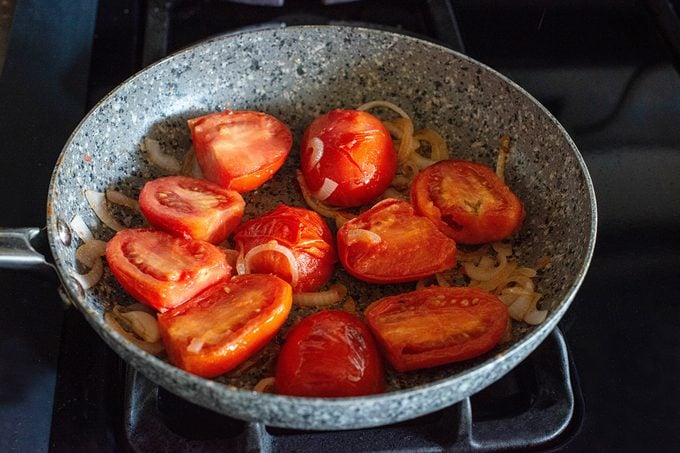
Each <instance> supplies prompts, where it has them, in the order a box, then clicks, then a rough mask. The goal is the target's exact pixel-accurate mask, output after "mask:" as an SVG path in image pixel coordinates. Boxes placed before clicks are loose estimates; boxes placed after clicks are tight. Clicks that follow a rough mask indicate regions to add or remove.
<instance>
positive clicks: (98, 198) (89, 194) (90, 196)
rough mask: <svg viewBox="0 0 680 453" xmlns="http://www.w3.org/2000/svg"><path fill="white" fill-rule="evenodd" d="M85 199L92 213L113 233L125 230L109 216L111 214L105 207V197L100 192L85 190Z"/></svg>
mask: <svg viewBox="0 0 680 453" xmlns="http://www.w3.org/2000/svg"><path fill="white" fill-rule="evenodd" d="M85 198H86V199H87V203H88V204H89V205H90V207H91V208H92V210H93V211H94V213H95V214H97V217H99V220H101V221H102V223H104V225H106V226H108V227H109V228H111V229H112V230H114V231H120V230H123V229H125V227H124V226H123V225H121V224H120V223H119V222H118V220H116V219H115V218H114V217H113V216H112V215H111V212H110V211H109V209H108V207H107V206H106V195H104V194H103V193H102V192H95V191H94V190H86V191H85Z"/></svg>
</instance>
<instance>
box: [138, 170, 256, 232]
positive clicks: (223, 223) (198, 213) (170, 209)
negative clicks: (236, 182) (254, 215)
mask: <svg viewBox="0 0 680 453" xmlns="http://www.w3.org/2000/svg"><path fill="white" fill-rule="evenodd" d="M139 208H140V209H141V211H142V213H143V214H144V217H146V219H147V220H148V221H149V223H150V224H151V225H153V226H154V227H156V228H159V229H161V230H165V231H167V232H168V233H173V234H175V235H177V236H184V237H188V238H193V239H200V240H202V241H208V242H211V243H213V244H218V243H220V242H222V241H224V240H225V239H226V238H227V236H228V235H229V234H230V233H231V232H232V231H234V229H235V228H236V226H237V225H238V224H239V222H240V221H241V217H243V210H244V208H245V202H244V201H243V198H242V197H241V194H239V193H238V192H236V191H235V190H229V189H225V188H223V187H221V186H218V185H217V184H215V183H212V182H210V181H206V180H205V179H195V178H188V177H186V176H167V177H165V178H158V179H154V180H151V181H149V182H147V183H146V184H145V185H144V187H143V188H142V191H141V192H140V194H139Z"/></svg>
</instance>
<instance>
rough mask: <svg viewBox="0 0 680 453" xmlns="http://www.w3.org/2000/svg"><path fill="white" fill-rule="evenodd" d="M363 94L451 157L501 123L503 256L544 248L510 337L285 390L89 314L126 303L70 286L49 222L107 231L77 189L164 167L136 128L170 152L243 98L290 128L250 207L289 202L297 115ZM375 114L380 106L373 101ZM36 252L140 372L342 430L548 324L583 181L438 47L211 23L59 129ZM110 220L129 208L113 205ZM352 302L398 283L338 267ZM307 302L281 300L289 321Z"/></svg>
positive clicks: (591, 209)
mask: <svg viewBox="0 0 680 453" xmlns="http://www.w3.org/2000/svg"><path fill="white" fill-rule="evenodd" d="M372 100H386V101H389V102H392V103H394V104H396V105H398V106H400V107H401V108H402V109H404V110H405V111H406V112H408V113H409V115H410V116H411V118H412V119H413V121H414V124H415V126H416V128H418V127H429V128H432V129H434V130H436V131H438V132H439V133H440V134H441V135H442V136H443V137H444V138H445V140H446V142H447V144H448V147H449V151H450V154H451V157H453V158H456V159H468V160H473V161H476V162H480V163H483V164H486V165H488V166H490V167H494V165H495V160H496V156H497V152H498V146H499V139H500V137H501V136H502V135H508V136H510V138H511V140H512V144H513V145H512V152H511V154H510V157H509V159H508V163H507V166H506V172H505V174H506V181H507V183H508V185H509V186H510V187H511V188H512V189H513V191H514V192H515V193H516V194H517V195H518V196H519V198H520V199H521V200H522V202H523V203H524V206H525V209H526V220H525V223H524V225H523V227H522V229H521V231H520V232H519V233H518V234H517V235H516V237H515V238H514V240H513V250H514V252H515V255H516V257H517V259H518V260H519V262H521V263H527V264H529V265H533V264H534V263H536V262H537V260H539V259H540V258H541V257H545V256H547V257H549V258H550V265H549V266H548V268H546V269H545V270H544V271H543V272H542V273H541V274H540V278H539V279H538V280H537V284H538V290H539V292H541V293H542V294H543V296H542V299H541V300H542V308H546V309H549V311H550V312H549V315H548V318H547V319H546V321H544V322H543V323H542V324H541V325H539V326H537V327H530V326H528V325H525V324H523V323H514V326H513V335H512V341H510V342H508V343H505V344H504V345H502V346H500V347H498V348H497V349H495V350H494V351H492V352H491V353H488V354H486V355H484V356H482V357H480V358H478V359H476V360H472V361H469V362H465V363H461V364H454V365H451V366H445V367H439V368H436V369H434V370H430V371H424V372H411V373H404V374H396V373H392V374H391V375H390V391H388V393H385V394H383V395H378V396H373V397H364V398H347V399H328V400H326V399H323V400H322V399H311V398H289V397H282V396H277V395H268V394H259V393H255V392H253V391H251V390H250V389H251V388H252V385H254V383H255V382H257V380H259V379H260V378H261V377H262V370H259V371H258V370H255V371H253V372H251V373H245V374H243V375H241V376H238V377H230V376H224V377H220V378H218V379H215V380H205V379H201V378H198V377H195V376H192V375H189V374H187V373H184V372H182V371H181V370H178V369H176V368H174V367H172V366H171V365H169V364H168V363H167V362H166V361H165V360H164V359H163V358H156V357H153V356H151V355H149V354H146V353H144V352H143V351H141V350H139V349H138V348H136V347H135V346H133V345H131V344H130V343H128V342H126V341H125V340H124V339H123V338H122V337H121V336H120V335H118V334H117V333H115V332H114V331H112V330H111V328H110V327H109V326H108V325H107V324H106V323H105V322H104V313H105V312H106V311H107V310H109V309H110V308H111V307H112V304H113V303H132V302H133V300H132V299H131V298H130V296H128V295H127V294H125V293H124V292H123V290H122V289H121V288H120V286H119V285H118V283H117V282H116V281H115V279H114V278H113V276H112V275H111V273H110V272H109V271H108V268H107V267H106V266H105V269H104V276H103V278H102V280H101V281H100V282H99V283H98V284H97V285H96V286H94V287H93V288H91V289H89V290H87V291H85V292H80V291H78V288H77V286H74V285H73V284H72V280H71V279H70V278H69V276H71V275H73V274H74V273H77V272H78V268H77V265H76V259H75V250H76V248H77V246H78V245H79V241H77V240H74V241H72V242H71V243H70V244H68V245H67V244H66V243H65V242H63V241H61V240H60V239H59V237H60V236H59V228H60V226H63V224H64V223H67V224H68V223H70V222H71V220H72V219H73V218H74V217H75V216H76V215H79V216H81V217H82V218H83V219H84V220H85V222H86V223H87V224H88V226H89V227H90V229H91V230H92V232H93V233H94V236H95V237H96V238H97V239H102V240H108V239H110V238H111V237H112V236H113V234H114V232H113V231H111V230H110V229H108V228H107V227H106V226H104V225H102V223H101V222H100V221H99V220H98V219H97V217H96V216H95V214H94V213H93V212H92V210H91V208H90V207H89V205H88V203H87V201H86V199H85V197H84V195H83V194H84V191H86V190H95V191H99V192H104V191H105V190H107V189H115V190H118V191H120V192H122V193H124V194H126V195H128V196H130V197H132V198H136V197H137V196H138V194H139V191H140V189H141V187H142V185H143V184H144V182H145V181H147V180H149V179H152V178H155V177H159V176H163V175H165V174H167V173H165V172H163V171H162V170H161V169H159V168H158V167H155V166H154V165H152V164H151V163H149V161H148V160H147V155H146V153H145V152H144V151H143V142H144V140H145V139H146V138H151V139H154V140H156V141H157V142H158V143H159V144H160V146H161V148H162V149H163V150H164V151H165V152H168V153H170V154H172V155H173V156H174V157H176V158H177V159H178V160H180V161H181V159H183V157H184V155H185V153H186V152H187V150H188V149H189V147H190V145H191V140H190V135H189V130H188V128H187V125H186V121H187V120H188V119H189V118H192V117H196V116H199V115H203V114H206V113H210V112H214V111H219V110H224V109H232V110H256V111H263V112H266V113H269V114H271V115H274V116H275V117H277V118H279V119H280V120H282V121H283V122H285V123H286V124H287V125H288V126H289V127H290V128H291V130H292V132H293V136H294V144H293V149H292V151H291V156H290V158H289V159H288V161H287V162H286V163H285V165H284V167H283V168H282V169H281V170H280V171H279V173H278V174H277V175H276V176H275V177H274V179H272V180H271V181H269V182H268V183H266V184H265V185H264V186H262V187H261V188H260V189H258V190H256V191H254V192H251V193H248V194H245V195H244V198H245V199H246V203H247V204H246V213H245V217H244V218H251V217H253V216H256V215H258V214H262V213H265V212H267V211H269V210H271V209H273V208H275V207H276V206H277V205H279V204H280V203H285V204H289V205H294V206H305V203H304V200H303V199H302V197H301V195H300V192H299V189H298V188H297V185H296V183H295V170H296V168H297V167H298V164H299V160H298V147H299V142H300V139H301V136H302V132H303V131H304V129H305V127H306V126H307V125H308V124H309V123H310V122H311V121H312V120H313V119H314V118H315V117H316V116H318V115H320V114H323V113H325V112H327V111H329V110H331V109H334V108H355V107H357V106H359V105H361V104H363V103H365V102H368V101H372ZM373 113H375V114H376V115H377V116H379V117H382V118H387V117H390V116H391V115H392V114H390V113H389V112H388V111H386V110H384V111H383V110H375V111H373ZM48 204H49V205H48V229H49V236H50V242H51V247H52V252H53V254H54V257H55V260H56V263H57V266H58V268H59V270H60V275H61V278H62V280H63V281H64V283H65V286H66V288H67V290H68V291H69V293H70V296H71V298H72V299H73V301H74V303H75V304H76V305H77V306H78V308H79V309H80V310H81V311H82V312H83V314H84V315H85V317H86V318H87V320H88V321H89V322H90V324H91V325H92V326H93V327H94V328H95V329H96V330H97V331H98V332H99V333H100V335H101V336H102V337H103V338H104V340H105V341H106V342H107V343H108V344H109V345H110V346H111V347H112V348H113V349H114V350H116V351H117V352H118V353H119V354H120V355H121V356H122V357H123V358H124V359H125V360H127V361H128V362H129V363H130V364H131V365H133V366H134V367H135V368H137V369H138V370H139V371H140V372H142V373H143V374H144V375H146V376H147V377H149V378H150V379H151V380H153V381H155V382H157V383H159V384H160V385H162V386H164V387H165V388H167V389H168V390H170V391H172V392H174V393H177V394H179V395H180V396H182V397H184V398H187V399H189V400H190V401H192V402H195V403H197V404H200V405H203V406H205V407H208V408H211V409H213V410H216V411H219V412H222V413H225V414H227V415H231V416H235V417H238V418H243V419H246V420H259V421H263V422H264V423H267V424H270V425H272V426H282V427H289V428H304V429H350V428H361V427H367V426H376V425H383V424H387V423H393V422H396V421H400V420H405V419H409V418H413V417H416V416H419V415H423V414H425V413H429V412H432V411H435V410H437V409H439V408H442V407H445V406H446V405H450V404H452V403H455V402H458V401H460V400H462V399H463V398H465V397H467V396H469V395H470V394H472V393H474V392H476V391H478V390H481V389H482V388H483V387H485V386H487V385H489V384H491V383H492V382H494V381H495V380H497V379H499V378H500V377H502V376H503V375H504V374H505V373H507V372H508V371H509V370H510V369H512V368H513V367H514V366H515V365H517V364H518V363H519V362H520V361H521V360H522V359H523V358H524V357H526V355H528V354H529V353H530V352H531V351H533V349H535V347H537V346H538V344H540V342H541V341H542V340H543V339H544V338H545V337H546V336H547V335H548V333H549V332H550V330H552V328H554V326H555V325H556V324H557V322H558V321H559V319H560V318H561V316H562V315H563V313H564V312H565V311H566V309H567V308H568V306H569V304H570V303H571V300H572V299H573V297H574V295H575V293H576V291H577V289H578V287H579V285H580V283H581V281H582V279H583V277H584V275H585V272H586V270H587V267H588V264H589V262H590V257H591V255H592V251H593V247H594V241H595V229H596V210H595V199H594V194H593V189H592V184H591V182H590V178H589V176H588V173H587V170H586V168H585V166H584V163H583V160H582V158H581V156H580V154H579V152H578V151H577V150H576V148H575V146H574V144H573V143H572V141H571V139H570V138H569V137H568V136H567V134H566V133H565V132H564V130H563V129H562V128H561V126H560V125H559V124H558V123H557V122H556V121H555V120H554V118H552V116H550V114H549V113H548V112H547V111H546V110H545V109H544V108H543V107H542V106H540V105H539V104H538V103H537V102H536V101H534V100H533V99H532V98H531V97H530V96H528V95H527V94H526V93H525V92H524V91H523V90H522V89H520V88H519V87H517V86H516V85H514V84H513V83H512V82H510V81H508V80H507V79H505V78H504V77H502V76H500V75H499V74H497V73H495V72H494V71H493V70H491V69H489V68H487V67H485V66H484V65H481V64H479V63H477V62H475V61H472V60H470V59H468V58H466V57H464V56H462V55H459V54H457V53H455V52H453V51H451V50H448V49H445V48H443V47H440V46H438V45H435V44H431V43H427V42H424V41H420V40H418V39H415V38H410V37H406V36H402V35H398V34H393V33H388V32H384V31H376V30H368V29H361V28H353V27H288V28H283V29H272V30H260V31H256V32H248V33H242V34H237V35H232V36H225V37H219V38H215V39H213V40H210V41H207V42H203V43H200V44H198V45H196V46H194V47H192V48H189V49H186V50H184V51H182V52H180V53H178V54H175V55H173V56H171V57H169V58H167V59H165V60H162V61H160V62H159V63H156V64H155V65H153V66H151V67H149V68H147V69H146V70H144V71H142V72H141V73H139V74H138V75H136V76H134V77H133V78H131V79H130V80H128V81H127V82H126V83H124V84H123V85H121V86H120V87H119V88H117V89H116V90H115V91H114V92H112V93H111V94H110V95H109V96H107V97H106V98H105V99H104V100H102V101H101V102H100V104H98V105H97V106H96V107H95V108H94V109H93V110H92V111H91V112H90V113H89V114H88V116H87V117H86V118H85V119H84V120H83V122H82V123H81V124H80V126H79V127H78V128H77V129H76V131H75V132H74V133H73V135H72V136H71V138H70V139H69V142H68V143H67V144H66V146H65V148H64V151H63V152H62V154H61V156H60V159H59V162H58V165H57V167H56V168H55V171H54V174H53V178H52V184H51V187H50V196H49V201H48ZM118 218H119V220H120V221H121V222H122V223H124V224H125V225H126V226H139V225H140V224H141V219H140V218H139V216H136V215H134V214H130V213H127V214H126V213H124V212H123V213H120V215H119V216H118ZM335 278H336V279H337V280H340V281H342V282H344V283H346V284H347V285H348V287H349V288H350V292H351V294H352V296H353V297H354V299H355V300H356V301H357V305H358V308H359V309H361V308H363V307H365V306H366V305H367V304H368V303H370V302H372V301H374V300H376V299H377V298H379V297H382V296H383V295H387V294H393V293H396V292H403V291H406V290H410V289H412V288H413V285H410V284H409V285H388V286H377V285H366V284H360V283H358V282H356V281H353V279H352V278H351V277H349V276H347V275H346V274H345V273H344V272H343V271H342V269H338V270H337V271H336V277H335ZM310 312H311V311H310V310H303V309H296V310H295V311H294V312H293V313H292V315H291V317H290V319H289V321H288V323H287V326H288V327H289V326H290V325H291V324H292V323H294V322H295V321H296V320H297V319H300V318H301V317H303V316H305V315H307V314H308V313H310Z"/></svg>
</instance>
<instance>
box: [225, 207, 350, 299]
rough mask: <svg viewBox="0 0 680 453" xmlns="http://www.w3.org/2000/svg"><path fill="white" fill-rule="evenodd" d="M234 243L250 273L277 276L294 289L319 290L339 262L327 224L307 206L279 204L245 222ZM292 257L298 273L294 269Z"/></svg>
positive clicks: (302, 290)
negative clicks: (295, 277)
mask: <svg viewBox="0 0 680 453" xmlns="http://www.w3.org/2000/svg"><path fill="white" fill-rule="evenodd" d="M234 242H235V244H236V248H237V249H238V250H239V251H240V252H241V253H242V255H243V256H244V260H245V263H244V264H245V265H246V267H247V268H248V269H247V270H248V271H249V272H253V273H265V274H268V273H271V274H275V275H278V276H279V277H281V278H283V279H284V280H286V281H287V282H289V283H291V284H292V285H293V291H294V292H305V291H315V290H317V289H319V288H320V287H321V286H323V285H324V284H325V283H326V282H327V281H328V279H329V278H330V277H331V275H332V274H333V269H334V266H335V262H336V261H337V254H336V251H335V246H334V241H333V234H332V233H331V231H330V229H329V228H328V225H326V222H325V221H324V220H323V219H322V218H321V217H320V216H319V215H318V214H317V213H316V212H314V211H310V210H309V209H304V208H298V207H291V206H286V205H280V206H278V207H277V208H276V209H274V210H273V211H271V212H269V213H267V214H265V215H263V216H260V217H256V218H254V219H251V220H249V221H247V222H244V223H243V224H242V225H241V226H239V227H238V229H237V230H236V234H235V235H234ZM290 258H293V259H294V261H295V263H294V266H295V269H296V270H297V272H295V271H294V270H293V269H291V267H292V266H291V263H290ZM294 273H296V274H297V279H296V281H293V280H294V278H293V277H294Z"/></svg>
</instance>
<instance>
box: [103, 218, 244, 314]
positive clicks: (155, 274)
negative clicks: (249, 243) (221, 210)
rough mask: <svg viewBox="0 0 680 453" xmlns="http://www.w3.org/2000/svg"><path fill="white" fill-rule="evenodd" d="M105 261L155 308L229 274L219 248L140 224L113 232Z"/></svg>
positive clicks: (138, 296) (127, 286) (180, 299)
mask: <svg viewBox="0 0 680 453" xmlns="http://www.w3.org/2000/svg"><path fill="white" fill-rule="evenodd" d="M106 260H107V261H108V263H109V267H110V268H111V272H112V273H113V275H114V276H115V277H116V279H117V280H118V282H119V283H120V285H121V286H122V287H123V288H124V289H125V290H126V291H127V292H128V293H129V294H130V295H131V296H132V297H134V298H135V299H137V300H138V301H140V302H142V303H144V304H146V305H149V306H151V307H153V308H155V309H156V310H158V311H160V312H164V311H167V310H169V309H171V308H173V307H176V306H178V305H181V304H183V303H184V302H186V301H187V300H188V299H190V298H191V297H193V296H195V295H196V294H198V293H199V292H201V291H203V290H204V289H205V288H207V287H208V286H210V285H213V284H215V283H217V282H219V281H220V280H224V279H226V278H228V277H229V276H230V275H231V267H230V266H229V264H227V259H226V256H225V254H224V252H223V251H222V250H221V249H219V248H218V247H216V246H214V245H212V244H210V243H208V242H204V241H198V240H194V239H186V238H181V237H176V236H173V235H171V234H169V233H166V232H164V231H158V230H151V229H143V228H141V229H126V230H122V231H119V232H118V233H116V235H115V236H114V237H113V238H112V239H111V240H110V241H109V243H108V244H107V246H106Z"/></svg>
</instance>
